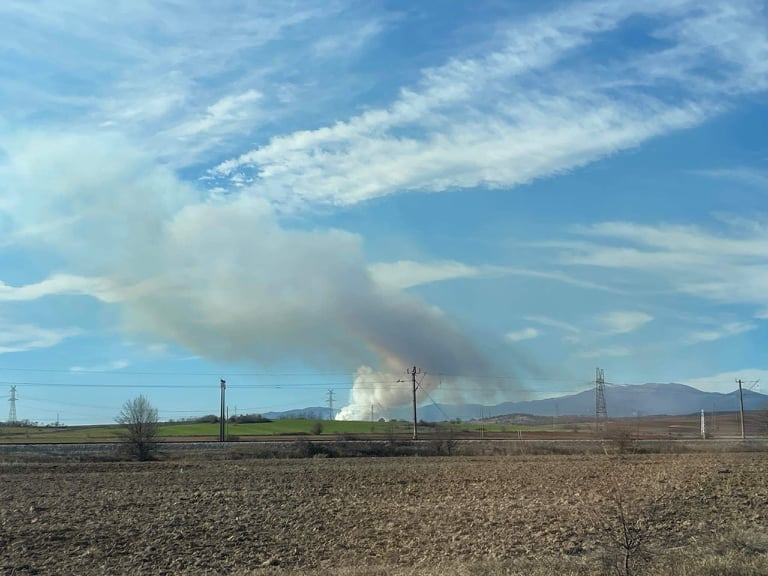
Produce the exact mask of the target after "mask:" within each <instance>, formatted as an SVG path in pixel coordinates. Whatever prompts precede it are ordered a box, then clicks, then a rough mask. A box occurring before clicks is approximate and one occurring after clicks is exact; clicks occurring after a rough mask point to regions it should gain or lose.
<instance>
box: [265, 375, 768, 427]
mask: <svg viewBox="0 0 768 576" xmlns="http://www.w3.org/2000/svg"><path fill="white" fill-rule="evenodd" d="M743 395H744V410H762V409H766V408H768V396H767V395H765V394H759V393H757V392H753V391H751V390H744V391H743ZM605 403H606V407H607V410H608V417H609V418H611V417H613V418H626V417H630V416H655V415H667V416H677V415H681V414H692V413H694V412H699V411H701V410H705V411H706V412H712V411H715V412H734V411H736V410H738V409H739V391H738V390H734V391H733V392H729V393H728V394H720V393H717V392H703V391H701V390H698V389H696V388H693V387H691V386H686V385H685V384H673V383H670V384H637V385H631V386H617V385H608V384H607V385H606V387H605ZM411 414H412V412H411V408H410V407H409V406H403V407H399V408H395V409H392V410H390V411H388V412H387V413H386V414H376V416H375V417H376V418H377V419H378V418H380V417H384V418H387V419H392V418H397V419H403V420H409V419H410V418H411ZM506 414H531V415H534V416H555V415H558V416H594V414H595V390H594V388H590V389H588V390H584V391H583V392H579V393H577V394H572V395H569V396H559V397H557V398H546V399H543V400H528V401H525V402H503V403H501V404H496V405H495V406H484V405H482V404H460V405H454V404H427V405H423V406H420V407H419V411H418V417H419V419H420V420H425V421H427V422H441V421H445V420H454V419H457V418H459V419H461V420H475V419H478V418H481V417H484V418H489V417H492V416H501V415H506ZM264 416H265V417H266V418H270V419H279V418H318V419H327V418H328V408H327V407H322V406H313V407H310V408H302V409H298V410H288V411H286V412H268V413H265V414H264Z"/></svg>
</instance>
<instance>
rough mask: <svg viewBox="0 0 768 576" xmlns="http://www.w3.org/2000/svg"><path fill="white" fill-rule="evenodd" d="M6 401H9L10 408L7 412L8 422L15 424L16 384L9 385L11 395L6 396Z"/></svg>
mask: <svg viewBox="0 0 768 576" xmlns="http://www.w3.org/2000/svg"><path fill="white" fill-rule="evenodd" d="M8 402H10V403H11V409H10V411H9V412H8V423H9V424H15V423H16V421H17V418H16V386H11V397H10V398H8Z"/></svg>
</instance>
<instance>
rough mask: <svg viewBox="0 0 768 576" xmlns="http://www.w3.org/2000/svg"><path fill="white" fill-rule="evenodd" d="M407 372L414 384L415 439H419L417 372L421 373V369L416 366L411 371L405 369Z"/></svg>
mask: <svg viewBox="0 0 768 576" xmlns="http://www.w3.org/2000/svg"><path fill="white" fill-rule="evenodd" d="M405 372H406V374H409V373H410V375H411V382H412V384H413V439H414V440H418V438H419V432H418V422H417V420H416V387H417V385H416V374H420V373H421V370H420V369H418V368H416V366H414V367H413V370H411V371H410V372H409V371H408V370H406V371H405Z"/></svg>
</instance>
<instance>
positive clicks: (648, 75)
mask: <svg viewBox="0 0 768 576" xmlns="http://www.w3.org/2000/svg"><path fill="white" fill-rule="evenodd" d="M633 17H634V18H636V19H640V20H643V19H645V20H644V24H645V25H646V26H647V30H645V32H646V33H647V34H648V37H649V38H650V39H652V41H651V42H649V43H648V45H649V48H648V49H647V50H645V51H634V52H633V51H630V52H629V53H627V54H625V55H623V58H620V59H619V61H616V59H613V60H610V61H604V62H598V63H593V64H587V63H586V61H585V60H584V59H582V58H581V56H583V55H584V54H585V53H587V52H589V50H590V44H591V42H592V41H594V40H595V39H598V38H600V37H601V36H602V35H603V34H606V33H610V32H615V31H618V30H621V29H622V26H623V25H624V23H625V22H626V21H627V20H629V19H631V18H633ZM764 24H765V15H764V14H763V13H762V12H761V9H760V5H759V4H758V3H744V4H740V5H738V6H734V5H732V4H727V5H726V4H721V3H712V4H707V6H702V5H701V4H700V3H693V2H684V1H678V2H664V3H662V2H645V3H642V4H637V3H629V2H626V3H624V2H615V3H604V2H586V3H579V4H577V5H574V6H571V7H568V8H564V9H560V10H555V11H552V12H550V13H546V14H542V15H538V16H536V17H531V18H529V19H528V20H526V21H524V22H522V23H508V27H507V29H506V30H505V31H504V33H503V34H500V35H499V37H498V38H497V39H496V49H495V51H493V52H492V53H490V54H488V55H487V56H484V57H482V58H461V57H457V58H454V59H451V60H450V61H449V62H447V63H445V64H444V65H442V66H437V67H433V68H429V69H426V70H424V71H423V72H422V78H421V81H420V82H419V83H418V84H416V85H415V86H412V87H408V88H402V89H401V91H400V94H399V96H398V97H397V98H396V99H395V100H394V101H392V103H391V104H390V105H389V106H386V107H381V108H377V109H370V110H368V111H366V112H364V113H362V114H360V115H357V116H353V117H351V118H349V119H348V120H345V121H339V122H336V123H335V124H332V125H327V126H323V127H321V128H317V129H314V130H302V131H296V132H293V133H290V134H286V135H282V136H274V137H273V138H271V140H270V141H269V143H268V144H266V145H262V146H259V147H257V148H254V149H253V150H251V151H249V152H246V153H244V154H241V155H239V156H237V157H234V158H232V159H230V160H227V161H225V162H222V163H221V164H219V166H218V167H217V168H216V169H215V170H213V171H212V174H213V175H215V176H218V177H221V178H227V177H230V178H231V177H238V178H242V177H243V175H245V176H246V177H247V178H248V179H249V181H250V182H251V184H252V186H253V189H254V191H258V193H259V194H260V195H264V194H266V195H267V196H268V197H270V198H271V199H273V200H274V201H275V202H278V203H283V204H285V205H295V204H297V203H299V204H303V203H321V204H334V205H350V204H355V203H358V202H363V201H366V200H368V199H371V198H376V197H380V196H386V195H389V194H395V193H398V192H401V191H405V190H424V191H442V190H448V189H452V188H470V187H475V186H487V187H514V186H516V185H519V184H523V183H526V182H530V181H531V180H534V179H536V178H541V177H545V176H549V175H552V174H555V173H559V172H562V171H564V170H569V169H572V168H574V167H577V166H581V165H584V164H586V163H588V162H591V161H593V160H595V159H597V158H600V157H602V156H604V155H607V154H612V153H614V152H617V151H620V150H623V149H626V148H629V147H633V146H636V145H638V144H640V143H642V142H644V141H646V140H648V139H649V138H652V137H654V136H658V135H660V134H665V133H668V132H670V131H673V130H678V129H681V128H686V127H690V126H693V125H696V124H698V123H700V122H702V121H703V120H705V119H706V118H709V117H711V116H713V115H715V114H717V113H719V111H720V110H721V108H722V105H721V103H722V102H727V101H728V99H729V98H732V97H734V96H738V95H739V94H744V93H749V92H755V91H760V90H763V89H765V86H766V82H765V80H764V79H765V77H766V73H767V72H768V64H766V63H765V61H762V60H761V59H760V58H758V57H755V56H754V55H755V54H764V53H766V52H768V33H766V27H765V25H764ZM715 28H716V29H718V30H720V29H722V30H723V32H722V33H720V34H718V36H719V37H720V38H722V41H719V42H718V43H713V42H712V41H711V37H712V36H711V32H712V30H713V29H715ZM660 46H662V47H660ZM591 56H594V54H591ZM566 62H567V65H566ZM705 63H706V64H707V65H706V66H704V64H705ZM713 63H717V64H716V65H715V66H712V64H713ZM714 69H717V76H715V74H714V73H713V72H710V70H714ZM565 70H567V71H568V73H567V74H565V73H563V72H564V71H565ZM650 87H655V88H659V94H660V95H657V96H651V95H650V91H649V88H650ZM667 91H672V92H674V93H675V97H674V98H666V97H664V96H663V94H665V93H667ZM447 118H450V122H446V119H447Z"/></svg>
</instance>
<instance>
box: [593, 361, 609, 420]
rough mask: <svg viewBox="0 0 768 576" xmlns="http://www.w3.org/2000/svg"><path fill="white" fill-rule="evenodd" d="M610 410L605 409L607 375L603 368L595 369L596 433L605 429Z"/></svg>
mask: <svg viewBox="0 0 768 576" xmlns="http://www.w3.org/2000/svg"><path fill="white" fill-rule="evenodd" d="M607 419H608V410H607V409H606V407H605V373H604V372H603V369H602V368H596V369H595V432H599V431H600V430H601V429H604V428H605V421H606V420H607Z"/></svg>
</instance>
